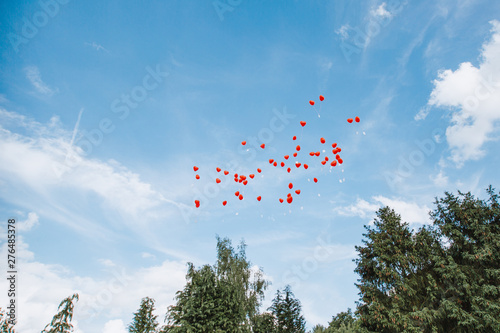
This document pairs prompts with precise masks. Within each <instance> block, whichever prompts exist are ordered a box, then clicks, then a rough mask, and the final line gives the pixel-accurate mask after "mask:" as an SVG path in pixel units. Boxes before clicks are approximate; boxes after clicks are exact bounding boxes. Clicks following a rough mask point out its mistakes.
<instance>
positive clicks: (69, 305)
mask: <svg viewBox="0 0 500 333" xmlns="http://www.w3.org/2000/svg"><path fill="white" fill-rule="evenodd" d="M75 299H76V300H77V301H78V294H73V296H71V297H67V298H65V299H64V300H63V301H62V302H61V303H60V304H59V307H58V308H57V310H60V311H59V312H58V313H57V314H56V315H54V317H53V318H52V321H51V323H50V324H47V326H45V328H44V329H43V331H42V333H69V332H72V331H73V325H72V324H71V320H73V310H74V308H75V305H74V304H73V301H74V300H75ZM61 308H62V309H61Z"/></svg>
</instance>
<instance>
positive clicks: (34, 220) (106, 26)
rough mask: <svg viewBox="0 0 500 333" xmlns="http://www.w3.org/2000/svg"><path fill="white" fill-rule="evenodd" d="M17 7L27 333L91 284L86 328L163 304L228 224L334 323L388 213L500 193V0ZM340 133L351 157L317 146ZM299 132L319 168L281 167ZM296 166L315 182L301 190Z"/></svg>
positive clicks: (8, 150) (12, 88) (307, 306)
mask: <svg viewBox="0 0 500 333" xmlns="http://www.w3.org/2000/svg"><path fill="white" fill-rule="evenodd" d="M0 6H1V7H0V13H1V14H0V15H1V19H0V25H1V29H0V31H1V32H0V34H1V40H2V42H1V44H0V54H1V55H0V56H1V72H0V75H1V79H0V203H1V204H0V213H1V214H0V216H3V222H2V225H3V226H4V227H2V230H1V232H0V233H1V239H2V253H3V254H2V255H1V256H2V258H5V257H6V244H5V239H6V221H7V219H8V218H10V217H15V218H16V219H17V220H18V221H19V224H18V236H19V237H18V259H19V272H20V273H19V286H18V289H19V296H18V301H19V303H20V305H19V319H20V322H19V324H18V329H19V331H22V332H28V333H29V332H38V331H39V330H40V329H42V328H43V327H44V326H45V324H47V323H48V322H49V321H50V319H51V318H52V316H53V315H54V314H55V313H56V312H57V305H58V304H59V302H60V301H61V300H62V299H63V298H65V297H67V296H69V295H71V294H73V293H74V292H78V293H79V294H80V301H79V302H78V305H77V307H76V313H75V317H74V324H75V326H76V331H77V332H105V333H122V332H125V327H126V325H128V324H129V323H130V321H131V319H132V315H133V312H135V311H136V310H137V308H138V306H139V304H140V300H141V298H142V297H145V296H149V297H152V298H154V299H155V300H156V306H157V313H158V315H159V318H160V319H161V320H162V319H163V315H164V313H165V312H166V309H167V307H168V306H169V305H171V304H172V303H173V297H174V295H175V292H176V291H177V290H180V289H182V287H183V286H184V284H185V273H186V263H187V262H193V263H194V264H195V265H196V266H200V265H203V264H207V263H210V264H213V263H214V261H215V256H216V249H215V245H216V235H219V236H221V237H229V238H230V239H232V240H233V244H234V245H235V246H236V244H237V243H238V242H239V241H241V240H242V239H244V240H245V242H246V243H247V245H248V247H247V257H248V259H249V260H250V261H251V262H252V264H253V265H255V267H261V268H262V269H263V271H264V273H265V276H266V277H267V278H268V279H269V280H270V281H271V282H272V285H271V286H270V288H269V290H268V292H267V295H266V300H265V301H264V304H263V306H262V310H265V309H266V308H267V307H268V306H269V305H270V302H271V300H272V298H273V295H274V293H275V292H276V290H277V289H281V288H283V287H284V286H285V285H286V284H291V285H292V290H293V291H294V293H295V295H296V296H297V297H298V298H299V299H300V301H301V302H302V306H303V313H304V315H305V318H306V320H307V323H308V327H312V326H314V325H315V324H323V325H326V324H327V322H328V321H329V320H330V319H331V317H332V316H333V315H335V314H336V313H338V312H340V311H344V310H346V309H347V308H348V307H351V308H354V307H355V301H356V300H357V299H358V295H357V293H358V290H357V289H356V287H355V286H354V283H355V282H356V279H357V276H356V274H354V272H353V270H354V268H355V264H354V263H353V262H352V259H354V258H356V252H355V250H354V246H355V245H361V241H362V239H363V236H362V234H363V232H364V228H363V226H364V225H367V224H368V223H370V221H372V220H373V217H374V215H375V212H376V210H377V209H378V208H379V207H382V206H385V205H388V206H390V207H392V208H394V209H395V210H396V211H397V212H398V213H400V214H401V215H402V218H403V220H405V221H407V222H408V223H410V225H411V227H414V228H418V227H420V226H422V225H423V224H426V223H429V219H428V212H429V211H430V210H432V209H433V207H434V206H433V202H434V199H435V197H439V196H442V195H443V193H444V191H451V192H456V191H457V190H461V191H471V192H472V193H473V194H475V195H477V196H479V197H484V194H485V191H484V189H485V188H486V187H487V186H488V185H490V184H492V185H493V186H494V187H498V184H499V180H500V179H499V178H500V176H499V174H498V171H497V170H498V167H497V166H498V165H499V164H500V157H499V155H498V151H499V148H500V147H499V142H498V138H499V134H500V132H499V120H500V111H499V110H500V89H499V88H500V84H499V82H500V71H499V70H500V23H499V20H500V17H499V16H498V13H500V3H499V2H498V1H465V0H463V1H452V0H449V1H445V0H443V1H398V0H396V1H356V2H353V1H293V2H292V1H273V2H264V1H248V0H232V1H229V0H220V1H189V2H188V1H148V2H136V1H85V2H83V1H75V0H73V1H62V0H42V1H17V2H15V3H14V2H6V1H4V2H2V4H1V5H0ZM320 94H321V95H323V96H325V100H324V101H323V102H320V101H319V100H318V96H319V95H320ZM309 100H315V101H316V105H315V106H316V109H314V108H313V107H311V106H310V105H309V103H308V102H309ZM317 111H318V112H320V117H318V115H317V113H316V112H317ZM355 116H359V117H360V118H361V121H360V123H355V122H354V123H353V124H348V123H347V121H346V119H347V118H353V117H355ZM300 121H306V122H307V125H306V126H305V127H304V128H302V127H301V126H300V124H299V122H300ZM294 135H296V136H297V141H293V140H292V139H291V138H292V136H294ZM320 137H324V138H325V139H326V141H327V142H326V144H325V145H321V143H320V142H319V138H320ZM243 140H246V141H247V142H248V143H247V145H246V146H242V145H241V141H243ZM333 142H337V143H338V145H339V146H340V147H341V148H342V152H341V154H340V155H341V156H342V158H343V160H344V163H343V164H342V165H338V166H337V167H335V168H330V167H329V163H328V164H326V166H322V165H321V164H320V163H319V160H320V158H313V157H310V156H309V155H308V152H310V151H318V150H321V152H323V150H325V153H324V154H323V155H326V154H328V153H329V152H330V150H331V148H330V144H331V143H333ZM261 143H265V144H266V148H265V149H261V148H259V147H258V146H259V145H260V144H261ZM297 144H300V145H301V147H302V150H301V151H300V153H299V155H298V156H297V158H296V159H293V157H291V158H290V160H288V161H286V162H288V163H289V165H293V163H294V162H295V161H299V162H301V163H308V164H310V168H309V169H307V170H305V169H303V168H300V169H297V168H294V167H293V170H292V172H291V173H287V172H286V171H284V170H283V169H281V168H279V167H278V168H274V167H272V166H270V165H269V163H268V160H269V159H270V158H273V159H276V160H277V161H278V162H280V161H284V159H283V155H285V154H289V155H291V154H292V153H293V152H294V148H295V146H296V145H297ZM331 157H332V156H331V154H330V158H331ZM194 165H196V166H198V167H199V168H200V170H199V171H198V173H199V174H200V176H201V179H200V180H196V179H195V178H194V176H195V173H194V171H193V169H192V168H193V166H194ZM216 167H221V168H222V169H223V170H228V171H230V175H229V176H224V175H222V176H221V175H220V174H218V173H217V172H216V170H215V168H216ZM257 168H261V169H262V174H258V173H256V169H257ZM236 172H238V173H240V174H245V175H248V174H250V173H255V174H256V177H255V179H253V180H252V181H250V182H249V184H248V185H247V186H245V187H243V185H241V184H236V183H234V182H233V181H232V176H231V175H232V174H234V173H236ZM216 177H220V178H221V179H222V182H221V184H218V185H217V184H216V183H215V178H216ZM313 177H317V178H318V179H319V181H318V183H317V184H316V183H313V181H312V179H313ZM290 182H293V184H294V190H295V189H300V190H301V194H300V195H294V201H293V203H292V204H287V203H286V201H285V203H283V204H280V203H279V202H278V198H280V197H283V198H285V197H286V194H287V193H288V192H290V190H289V189H288V186H287V185H288V184H289V183H290ZM236 190H242V191H243V192H244V195H245V198H244V200H242V201H240V200H237V198H236V197H235V196H234V192H235V191H236ZM258 195H261V196H262V201H260V202H258V201H257V200H256V199H255V198H256V197H257V196H258ZM195 199H198V200H200V201H201V205H200V208H198V209H196V208H195V207H194V200H195ZM223 200H227V201H228V204H227V206H225V207H224V206H222V201H223ZM2 267H4V266H3V264H2ZM0 286H1V287H2V290H5V289H6V288H7V285H6V281H5V280H3V281H2V282H0ZM1 299H2V304H0V306H2V307H5V305H6V302H7V300H6V298H4V294H3V293H2V298H1Z"/></svg>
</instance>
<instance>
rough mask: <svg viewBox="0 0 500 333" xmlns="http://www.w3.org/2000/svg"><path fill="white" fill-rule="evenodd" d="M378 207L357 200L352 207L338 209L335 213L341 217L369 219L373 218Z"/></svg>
mask: <svg viewBox="0 0 500 333" xmlns="http://www.w3.org/2000/svg"><path fill="white" fill-rule="evenodd" d="M379 207H380V206H379V205H377V204H372V203H369V202H368V201H366V200H363V199H359V198H358V200H357V201H356V203H355V204H354V205H349V206H345V207H338V208H336V209H335V211H336V212H337V213H338V214H339V215H343V216H359V217H361V218H362V219H366V218H370V219H372V218H373V217H374V216H375V212H376V211H377V210H378V209H379Z"/></svg>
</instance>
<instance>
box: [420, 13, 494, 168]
mask: <svg viewBox="0 0 500 333" xmlns="http://www.w3.org/2000/svg"><path fill="white" fill-rule="evenodd" d="M491 24H492V26H493V28H492V30H491V31H492V37H491V40H490V41H488V42H486V43H485V44H484V45H483V47H482V52H481V61H480V64H479V66H478V67H475V66H473V65H472V64H471V63H469V62H464V63H461V64H460V66H459V68H458V69H457V70H455V71H452V70H450V69H447V70H443V71H440V72H439V73H438V78H437V79H436V80H434V90H433V91H432V93H431V95H430V98H429V102H428V104H429V105H431V106H437V107H448V108H451V110H452V115H451V125H450V126H449V127H448V128H447V129H446V139H447V142H448V145H449V147H450V149H451V157H450V158H451V160H452V161H453V162H455V164H456V165H457V166H458V167H461V166H462V165H463V163H464V162H466V161H468V160H478V159H480V158H482V157H483V156H484V155H485V153H486V152H485V151H484V149H483V145H484V143H486V142H487V141H490V140H492V136H491V134H492V133H494V132H496V131H498V126H495V122H497V121H498V120H500V112H499V111H498V110H499V108H500V89H499V88H500V22H498V21H492V22H491Z"/></svg>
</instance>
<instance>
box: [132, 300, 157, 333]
mask: <svg viewBox="0 0 500 333" xmlns="http://www.w3.org/2000/svg"><path fill="white" fill-rule="evenodd" d="M154 310H155V300H154V299H152V298H149V297H145V298H143V299H142V300H141V305H140V307H139V310H137V312H136V313H134V319H133V321H132V323H130V325H129V326H128V331H129V332H130V333H151V332H155V330H156V328H157V326H158V322H157V321H156V318H157V316H155V315H153V311H154Z"/></svg>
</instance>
